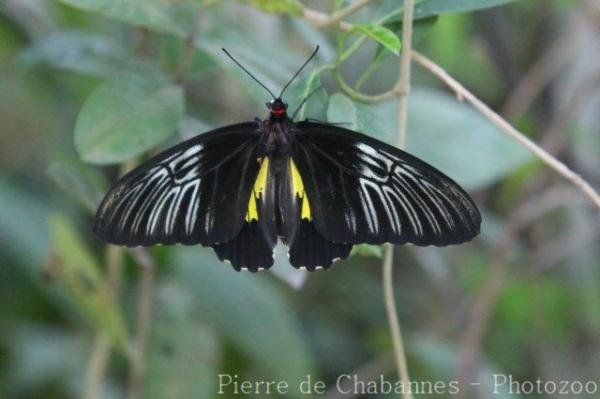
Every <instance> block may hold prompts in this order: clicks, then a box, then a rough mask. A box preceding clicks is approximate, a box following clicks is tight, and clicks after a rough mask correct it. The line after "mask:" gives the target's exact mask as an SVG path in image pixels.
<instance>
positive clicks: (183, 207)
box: [94, 123, 260, 246]
mask: <svg viewBox="0 0 600 399" xmlns="http://www.w3.org/2000/svg"><path fill="white" fill-rule="evenodd" d="M259 135H260V131H259V125H258V124H256V123H243V124H239V125H232V126H227V127H224V128H221V129H217V130H215V131H212V132H209V133H205V134H202V135H200V136H197V137H194V138H192V139H190V140H188V141H186V142H183V143H181V144H179V145H177V146H175V147H173V148H171V149H169V150H167V151H165V152H163V153H161V154H159V155H157V156H155V157H154V158H152V159H150V160H148V161H146V162H145V163H144V164H142V165H141V166H140V167H138V168H136V169H134V170H133V171H131V172H130V173H128V174H127V175H125V176H124V177H123V178H122V179H120V180H119V181H118V182H117V183H116V184H115V185H114V186H113V188H112V189H111V190H110V191H109V193H108V194H107V195H106V197H105V198H104V200H103V201H102V203H101V205H100V207H99V208H98V212H97V213H96V220H95V225H94V231H95V232H96V234H97V235H99V236H100V237H101V238H102V239H104V240H105V241H107V242H110V243H114V244H121V245H127V246H137V245H144V246H148V245H153V244H159V243H160V244H174V243H182V244H202V245H213V244H217V243H221V242H226V241H229V240H231V239H232V238H234V237H235V236H237V235H238V234H239V233H240V231H241V229H242V224H243V223H244V218H245V216H246V214H247V213H248V200H249V198H250V193H251V190H252V186H253V184H254V183H255V180H256V177H257V175H258V172H259V168H260V163H259V162H258V161H257V143H258V140H259Z"/></svg>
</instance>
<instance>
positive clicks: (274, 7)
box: [245, 0, 304, 17]
mask: <svg viewBox="0 0 600 399" xmlns="http://www.w3.org/2000/svg"><path fill="white" fill-rule="evenodd" d="M245 1H246V2H250V4H252V5H253V6H254V7H256V8H258V9H260V10H262V11H265V12H268V13H275V14H286V15H294V16H297V17H299V16H301V15H302V14H303V13H304V6H303V5H302V3H300V2H299V1H298V0H245Z"/></svg>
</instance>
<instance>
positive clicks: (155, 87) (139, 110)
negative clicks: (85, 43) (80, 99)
mask: <svg viewBox="0 0 600 399" xmlns="http://www.w3.org/2000/svg"><path fill="white" fill-rule="evenodd" d="M183 113H184V99H183V91H182V90H181V88H180V87H179V86H176V85H173V84H171V83H169V82H167V81H165V80H163V79H158V78H152V77H141V76H136V75H123V76H120V77H117V78H115V79H113V80H109V81H107V82H104V83H103V84H101V85H99V86H98V87H97V88H96V89H95V90H94V91H93V92H92V94H91V95H90V96H89V97H88V99H87V100H86V102H85V104H84V105H83V107H82V109H81V112H80V113H79V115H78V117H77V122H76V125H75V146H76V148H77V151H78V152H79V156H80V157H81V158H82V159H83V160H84V161H87V162H90V163H95V164H111V163H119V162H123V161H125V160H127V159H130V158H132V157H134V156H136V155H139V154H141V153H142V152H144V151H146V150H148V149H150V148H152V147H153V146H155V145H156V144H158V143H160V142H161V141H163V140H165V139H166V138H168V137H169V136H170V135H171V134H173V133H174V132H175V130H176V128H177V126H178V124H179V121H180V120H181V118H182V117H183Z"/></svg>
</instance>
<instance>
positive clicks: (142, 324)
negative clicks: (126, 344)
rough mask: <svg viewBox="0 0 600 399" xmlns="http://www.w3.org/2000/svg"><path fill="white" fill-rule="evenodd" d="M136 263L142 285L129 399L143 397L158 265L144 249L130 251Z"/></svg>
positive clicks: (139, 295) (138, 304)
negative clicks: (145, 359) (145, 361)
mask: <svg viewBox="0 0 600 399" xmlns="http://www.w3.org/2000/svg"><path fill="white" fill-rule="evenodd" d="M129 252H130V253H131V255H132V256H133V258H134V259H135V260H136V263H137V264H138V265H139V266H140V283H139V288H138V302H137V310H136V323H135V327H136V328H135V337H134V343H133V350H132V353H131V359H130V360H131V367H130V369H129V388H128V395H127V397H128V398H129V399H138V398H141V397H142V388H143V379H144V357H145V353H146V343H147V341H148V332H149V330H150V320H151V319H152V304H153V302H154V301H153V299H154V277H155V275H154V273H155V270H156V265H155V263H154V259H153V258H152V256H151V255H150V254H149V253H148V252H147V250H145V249H142V248H136V249H132V250H130V251H129Z"/></svg>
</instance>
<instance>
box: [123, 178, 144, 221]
mask: <svg viewBox="0 0 600 399" xmlns="http://www.w3.org/2000/svg"><path fill="white" fill-rule="evenodd" d="M143 190H144V187H143V185H138V186H136V187H134V188H132V189H131V195H127V196H124V197H123V199H122V201H121V202H122V203H123V204H124V205H125V208H124V209H123V214H122V215H121V220H119V230H121V231H123V230H125V226H126V224H127V223H129V215H130V214H131V211H132V210H133V208H135V205H136V204H137V201H138V199H139V198H140V196H141V193H142V191H143ZM126 200H127V201H126Z"/></svg>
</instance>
